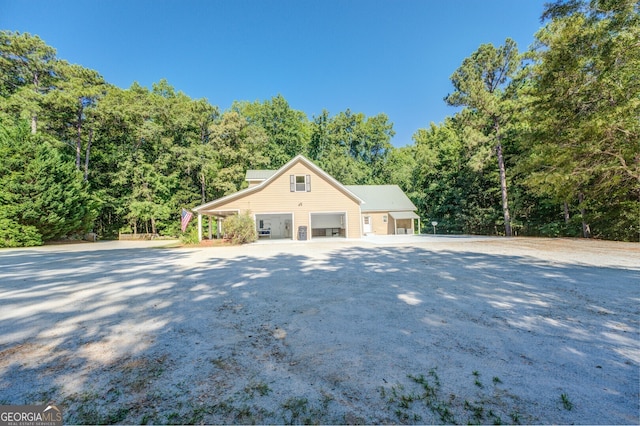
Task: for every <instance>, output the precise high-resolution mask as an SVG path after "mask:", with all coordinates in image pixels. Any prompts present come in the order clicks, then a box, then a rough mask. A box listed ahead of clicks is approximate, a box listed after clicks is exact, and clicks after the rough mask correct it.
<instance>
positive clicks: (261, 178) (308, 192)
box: [194, 155, 417, 240]
mask: <svg viewBox="0 0 640 426" xmlns="http://www.w3.org/2000/svg"><path fill="white" fill-rule="evenodd" d="M247 181H248V182H249V187H248V188H247V189H244V190H242V191H238V192H236V193H234V194H231V195H228V196H225V197H222V198H219V199H217V200H214V201H211V202H209V203H206V204H203V205H200V206H198V207H196V208H195V209H194V211H195V212H196V213H197V214H198V223H199V225H200V226H199V227H198V229H199V230H200V234H199V237H200V239H202V234H201V229H202V226H201V223H202V217H203V216H209V217H216V218H217V219H218V226H219V229H218V231H219V232H220V231H222V230H223V229H221V228H224V218H225V217H227V216H229V215H232V214H238V213H245V212H250V214H252V215H253V217H254V220H255V222H256V229H257V231H258V235H259V237H260V238H289V239H294V240H308V239H311V238H318V237H346V238H360V237H362V236H363V235H364V234H366V233H376V234H390V233H396V232H394V231H395V228H394V227H393V226H392V225H394V224H389V222H390V221H391V219H390V217H389V214H388V212H387V213H383V212H375V213H374V212H371V213H370V216H369V224H373V223H375V224H376V226H375V228H373V227H371V229H369V228H370V226H369V225H367V224H365V223H364V222H363V221H364V220H365V218H364V217H363V211H366V210H365V208H364V206H365V205H366V201H365V200H363V199H362V198H361V196H359V195H358V193H357V192H358V190H357V188H358V187H356V186H354V187H348V186H344V185H342V184H341V183H340V182H338V181H337V180H335V179H334V178H332V177H331V176H329V175H328V174H327V173H326V172H324V171H323V170H322V169H320V168H319V167H318V166H316V165H315V164H313V163H312V162H311V161H309V160H308V159H306V158H305V157H304V156H301V155H299V156H297V157H295V158H294V159H292V160H291V161H289V162H288V163H287V164H285V165H284V166H283V167H281V168H280V169H279V170H275V171H273V170H250V171H248V172H247ZM353 188H356V190H354V189H353ZM395 188H397V191H399V192H400V193H401V194H402V196H403V197H405V198H406V196H405V195H404V193H402V191H401V190H400V188H398V187H397V186H395ZM360 192H363V191H360ZM364 192H366V191H364ZM396 196H397V194H396ZM406 201H408V198H407V199H406ZM405 204H406V203H405ZM409 204H410V206H409V205H405V206H404V207H408V208H410V209H411V210H410V212H411V213H413V211H414V210H415V209H416V207H415V206H413V204H411V202H410V201H409ZM385 214H386V217H387V219H386V220H387V222H386V224H385V225H384V226H382V225H381V224H382V223H384V222H383V216H384V215H385ZM413 214H414V215H415V213H413ZM416 217H417V216H416ZM411 222H413V221H412V220H411ZM378 223H380V225H378ZM410 228H411V229H413V226H411V227H410ZM405 229H406V228H405Z"/></svg>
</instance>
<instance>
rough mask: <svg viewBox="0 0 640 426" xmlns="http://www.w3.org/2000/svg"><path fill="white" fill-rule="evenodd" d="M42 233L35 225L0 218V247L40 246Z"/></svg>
mask: <svg viewBox="0 0 640 426" xmlns="http://www.w3.org/2000/svg"><path fill="white" fill-rule="evenodd" d="M41 245H42V235H40V233H39V232H38V230H37V229H36V227H35V226H29V225H21V224H19V223H17V222H15V221H13V220H11V219H7V218H0V247H31V246H41Z"/></svg>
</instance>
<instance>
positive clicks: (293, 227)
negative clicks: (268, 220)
mask: <svg viewBox="0 0 640 426" xmlns="http://www.w3.org/2000/svg"><path fill="white" fill-rule="evenodd" d="M269 214H271V215H290V216H291V238H290V239H291V240H295V239H296V238H295V237H296V234H295V232H293V231H294V230H295V226H294V222H295V220H294V217H295V214H294V213H293V212H268V213H254V214H253V222H254V223H255V224H256V227H257V226H258V218H257V217H258V215H269ZM285 240H286V238H285Z"/></svg>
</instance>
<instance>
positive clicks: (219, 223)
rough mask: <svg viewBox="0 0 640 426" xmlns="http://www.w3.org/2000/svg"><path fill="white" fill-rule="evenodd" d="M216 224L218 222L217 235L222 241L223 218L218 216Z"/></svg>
mask: <svg viewBox="0 0 640 426" xmlns="http://www.w3.org/2000/svg"><path fill="white" fill-rule="evenodd" d="M216 222H218V235H217V238H218V239H220V235H221V234H222V216H218V217H217V218H216Z"/></svg>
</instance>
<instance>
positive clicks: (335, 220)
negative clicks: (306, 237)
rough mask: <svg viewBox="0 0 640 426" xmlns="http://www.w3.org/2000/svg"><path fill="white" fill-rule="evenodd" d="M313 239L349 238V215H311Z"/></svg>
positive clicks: (343, 213) (330, 213) (328, 213)
mask: <svg viewBox="0 0 640 426" xmlns="http://www.w3.org/2000/svg"><path fill="white" fill-rule="evenodd" d="M310 223H311V238H322V237H342V238H346V236H347V213H346V212H327V213H310Z"/></svg>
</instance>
